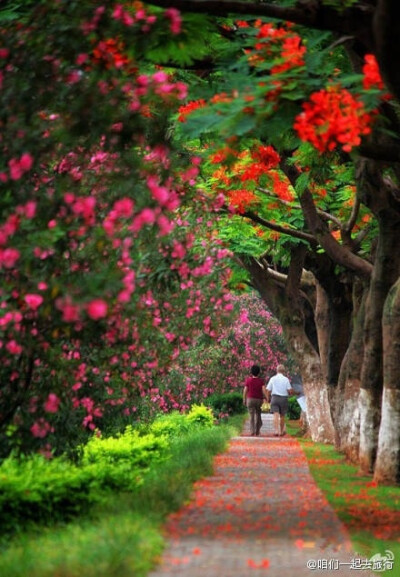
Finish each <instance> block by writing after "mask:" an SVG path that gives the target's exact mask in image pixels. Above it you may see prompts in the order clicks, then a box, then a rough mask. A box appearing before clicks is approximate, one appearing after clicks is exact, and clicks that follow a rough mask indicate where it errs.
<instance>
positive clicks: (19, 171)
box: [8, 152, 33, 180]
mask: <svg viewBox="0 0 400 577" xmlns="http://www.w3.org/2000/svg"><path fill="white" fill-rule="evenodd" d="M32 166H33V157H32V156H31V155H30V154H29V153H28V152H24V154H23V155H22V156H21V158H20V159H19V160H18V159H17V158H11V160H9V161H8V168H9V170H10V178H11V180H19V179H20V178H21V177H22V175H23V174H24V172H28V170H30V169H31V168H32Z"/></svg>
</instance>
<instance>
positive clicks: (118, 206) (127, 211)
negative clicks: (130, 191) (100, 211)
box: [113, 198, 134, 218]
mask: <svg viewBox="0 0 400 577" xmlns="http://www.w3.org/2000/svg"><path fill="white" fill-rule="evenodd" d="M133 208H134V202H133V200H132V199H131V198H121V199H120V200H117V201H116V202H115V203H114V206H113V209H114V210H115V212H116V213H117V216H118V217H120V218H121V217H122V218H128V217H130V216H132V214H133Z"/></svg>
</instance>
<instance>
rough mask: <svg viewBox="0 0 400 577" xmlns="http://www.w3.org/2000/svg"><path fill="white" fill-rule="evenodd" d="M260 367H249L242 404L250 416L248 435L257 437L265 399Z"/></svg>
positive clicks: (265, 392) (265, 393) (265, 394)
mask: <svg viewBox="0 0 400 577" xmlns="http://www.w3.org/2000/svg"><path fill="white" fill-rule="evenodd" d="M259 375H260V367H259V366H258V365H253V366H252V367H251V377H248V378H247V379H246V382H245V385H244V389H243V403H244V404H245V405H246V406H247V408H248V411H249V415H250V434H251V436H252V437H254V436H257V437H258V436H259V434H260V429H261V427H262V418H261V405H262V404H263V400H264V399H266V398H267V391H266V388H265V382H264V379H262V378H261V377H260V376H259Z"/></svg>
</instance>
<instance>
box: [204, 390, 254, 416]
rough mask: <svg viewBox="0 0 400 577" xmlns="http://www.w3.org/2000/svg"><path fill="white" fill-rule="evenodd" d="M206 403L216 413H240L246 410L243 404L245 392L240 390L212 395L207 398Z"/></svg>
mask: <svg viewBox="0 0 400 577" xmlns="http://www.w3.org/2000/svg"><path fill="white" fill-rule="evenodd" d="M206 404H207V405H208V406H210V407H211V408H212V410H213V411H214V414H215V415H219V414H221V413H224V414H229V415H240V414H242V413H245V412H246V407H245V406H244V404H243V394H242V393H240V392H232V393H223V394H218V393H216V394H214V395H210V396H209V397H208V398H207V400H206Z"/></svg>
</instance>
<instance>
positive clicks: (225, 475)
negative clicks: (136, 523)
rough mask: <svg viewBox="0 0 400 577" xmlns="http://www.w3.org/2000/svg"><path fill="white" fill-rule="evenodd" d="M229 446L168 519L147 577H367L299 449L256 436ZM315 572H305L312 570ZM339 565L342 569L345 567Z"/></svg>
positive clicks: (286, 440)
mask: <svg viewBox="0 0 400 577" xmlns="http://www.w3.org/2000/svg"><path fill="white" fill-rule="evenodd" d="M247 432H248V424H247V423H246V425H245V429H244V431H243V434H242V436H240V437H235V438H233V439H232V440H231V442H230V444H229V447H228V450H227V451H226V452H225V453H224V454H223V455H219V456H217V457H216V459H215V466H214V473H213V475H212V476H211V477H208V478H206V479H204V480H202V481H199V482H198V483H196V485H195V488H194V492H193V495H192V499H191V501H190V502H189V503H188V504H187V505H186V506H185V507H183V508H182V509H181V510H180V511H179V512H178V513H176V514H173V515H171V517H170V518H169V520H168V522H167V524H166V527H165V535H166V538H167V548H166V550H165V552H164V555H163V558H162V559H161V563H160V565H159V566H158V567H157V568H156V569H155V570H154V571H153V572H152V573H150V575H149V577H183V576H185V577H252V576H254V577H258V576H264V575H265V576H266V577H310V576H316V575H320V576H322V575H325V576H326V577H329V575H332V576H335V575H336V576H338V577H355V575H357V574H358V575H361V576H362V577H371V576H372V575H374V574H373V573H372V572H371V571H370V570H368V569H363V570H360V569H358V570H357V569H356V564H357V563H358V561H357V559H358V556H357V555H356V553H354V551H352V549H351V545H350V542H349V538H348V534H347V532H346V529H345V527H344V526H343V525H342V524H341V522H340V521H339V519H338V518H337V516H336V514H335V513H334V511H333V510H332V508H331V507H330V506H329V504H328V503H327V501H326V500H325V498H324V497H323V495H322V493H321V492H320V491H319V489H318V488H317V487H316V485H315V483H314V481H313V480H312V477H311V475H310V473H309V470H308V465H307V462H306V459H305V456H304V454H303V451H302V449H301V447H300V445H299V443H298V442H297V441H296V440H294V439H291V438H290V437H282V438H276V437H273V436H271V435H270V433H267V435H266V434H265V428H264V427H263V429H262V430H261V436H260V437H249V436H247ZM313 561H314V564H315V566H316V568H315V569H311V568H309V567H308V566H307V565H308V564H309V563H312V562H313ZM345 563H347V564H345Z"/></svg>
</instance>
